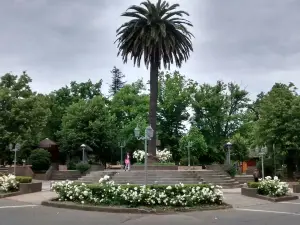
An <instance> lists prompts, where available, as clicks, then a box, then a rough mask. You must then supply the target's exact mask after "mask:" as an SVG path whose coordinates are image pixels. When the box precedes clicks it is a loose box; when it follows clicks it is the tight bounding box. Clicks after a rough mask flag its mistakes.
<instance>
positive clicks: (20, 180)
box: [0, 174, 42, 198]
mask: <svg viewBox="0 0 300 225" xmlns="http://www.w3.org/2000/svg"><path fill="white" fill-rule="evenodd" d="M41 190H42V183H41V182H39V183H32V178H31V177H25V176H14V175H12V174H8V175H2V176H0V198H4V197H9V196H15V195H20V194H26V193H32V192H37V191H41Z"/></svg>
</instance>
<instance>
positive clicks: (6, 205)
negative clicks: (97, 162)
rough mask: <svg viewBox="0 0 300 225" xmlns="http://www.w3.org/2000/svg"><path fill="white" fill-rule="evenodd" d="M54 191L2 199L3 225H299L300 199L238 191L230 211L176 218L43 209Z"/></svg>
mask: <svg viewBox="0 0 300 225" xmlns="http://www.w3.org/2000/svg"><path fill="white" fill-rule="evenodd" d="M49 196H53V192H49V191H47V190H44V191H43V192H40V193H34V194H29V195H25V196H23V197H21V196H19V197H18V198H17V196H16V197H12V198H8V199H0V225H2V224H3V225H41V224H42V225H53V224H57V225H60V224H64V225H82V224H85V225H119V224H124V225H126V224H130V225H138V224H139V225H140V224H143V225H153V224H160V225H170V224H172V225H177V224H178V225H179V224H180V225H182V224H185V225H202V224H203V225H204V224H205V225H212V224H214V225H215V224H217V225H244V224H246V225H261V224H265V225H283V224H288V225H299V221H300V200H295V201H289V202H283V203H271V202H267V201H264V200H259V199H254V198H248V197H245V196H242V195H240V194H239V193H237V192H233V191H232V192H229V193H225V201H226V202H228V203H230V204H232V205H233V206H234V208H233V209H230V210H218V211H204V212H189V213H178V214H173V215H143V214H112V213H100V212H87V211H78V210H68V209H59V208H51V207H45V206H41V205H40V202H39V201H38V199H41V198H42V197H43V198H47V197H49Z"/></svg>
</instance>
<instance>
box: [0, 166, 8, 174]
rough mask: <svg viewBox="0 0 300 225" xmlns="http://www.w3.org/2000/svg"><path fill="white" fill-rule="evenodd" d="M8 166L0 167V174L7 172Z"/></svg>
mask: <svg viewBox="0 0 300 225" xmlns="http://www.w3.org/2000/svg"><path fill="white" fill-rule="evenodd" d="M7 173H8V168H7V167H0V174H7Z"/></svg>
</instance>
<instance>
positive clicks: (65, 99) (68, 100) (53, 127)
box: [47, 80, 102, 140]
mask: <svg viewBox="0 0 300 225" xmlns="http://www.w3.org/2000/svg"><path fill="white" fill-rule="evenodd" d="M101 86H102V80H100V81H98V82H96V83H93V82H92V81H91V80H88V81H87V82H81V83H77V82H75V81H72V82H71V83H70V85H69V86H65V87H62V88H60V89H58V90H56V91H53V92H52V93H51V94H50V95H49V101H50V103H49V106H50V109H51V112H52V116H51V117H50V118H49V120H48V125H47V130H48V132H47V133H48V137H49V138H51V139H53V140H56V139H57V135H56V132H57V131H59V130H60V128H61V124H62V117H63V115H64V114H65V113H66V109H67V108H68V107H69V106H70V105H72V104H73V103H76V102H78V101H80V100H89V99H92V98H93V97H95V96H102V93H101Z"/></svg>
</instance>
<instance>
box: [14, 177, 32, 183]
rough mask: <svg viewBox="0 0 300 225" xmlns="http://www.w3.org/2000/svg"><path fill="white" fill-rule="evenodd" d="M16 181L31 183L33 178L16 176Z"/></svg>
mask: <svg viewBox="0 0 300 225" xmlns="http://www.w3.org/2000/svg"><path fill="white" fill-rule="evenodd" d="M16 180H17V181H18V182H19V183H20V184H23V183H31V182H32V177H25V176H16Z"/></svg>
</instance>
